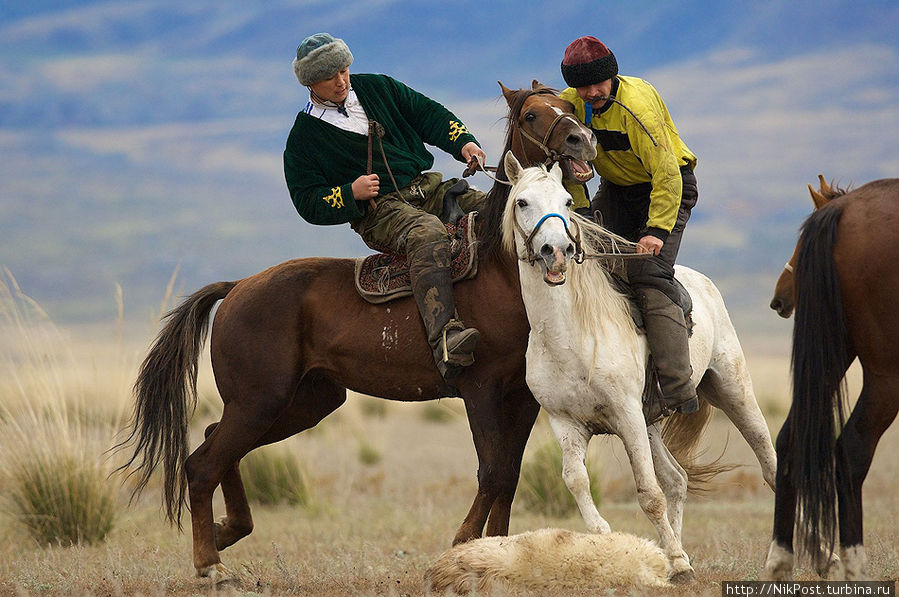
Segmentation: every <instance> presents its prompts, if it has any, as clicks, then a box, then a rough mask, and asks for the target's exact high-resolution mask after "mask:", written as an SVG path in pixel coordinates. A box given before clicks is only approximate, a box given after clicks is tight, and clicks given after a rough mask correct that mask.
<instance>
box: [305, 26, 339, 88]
mask: <svg viewBox="0 0 899 597" xmlns="http://www.w3.org/2000/svg"><path fill="white" fill-rule="evenodd" d="M352 63H353V54H352V52H350V48H349V47H348V46H347V45H346V43H344V41H343V40H342V39H337V38H335V37H334V36H332V35H331V34H330V33H316V34H315V35H310V36H309V37H307V38H306V39H304V40H303V42H302V43H301V44H300V45H299V46H297V57H296V58H294V60H293V72H294V73H295V74H296V76H297V80H298V81H299V82H300V85H303V86H304V87H308V86H310V85H313V84H315V83H318V82H319V81H324V80H325V79H330V78H331V77H333V76H334V75H335V74H336V73H338V72H340V71H342V70H343V69H345V68H347V67H348V66H349V65H351V64H352Z"/></svg>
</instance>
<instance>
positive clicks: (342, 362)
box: [120, 84, 596, 578]
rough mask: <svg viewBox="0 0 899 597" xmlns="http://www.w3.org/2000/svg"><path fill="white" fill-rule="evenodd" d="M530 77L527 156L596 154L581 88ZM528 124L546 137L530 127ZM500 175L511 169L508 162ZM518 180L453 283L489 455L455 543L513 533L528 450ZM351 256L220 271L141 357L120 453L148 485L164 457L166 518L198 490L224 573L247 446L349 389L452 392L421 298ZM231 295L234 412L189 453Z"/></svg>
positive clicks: (198, 523)
mask: <svg viewBox="0 0 899 597" xmlns="http://www.w3.org/2000/svg"><path fill="white" fill-rule="evenodd" d="M534 87H535V89H534V90H519V91H511V90H508V89H506V88H505V87H503V92H504V95H505V97H506V99H507V101H508V103H509V105H510V115H509V126H508V130H507V134H506V149H507V150H508V149H512V150H513V151H516V152H517V153H518V157H519V159H520V160H522V161H525V162H526V163H531V161H532V159H536V160H538V161H543V160H544V159H546V158H548V157H551V158H552V159H554V160H556V161H561V162H563V163H566V164H570V163H571V161H572V160H573V161H574V163H575V164H576V165H575V166H574V168H573V170H574V171H577V172H581V173H583V172H584V171H589V167H587V166H586V163H585V160H591V159H593V157H595V155H596V154H595V152H596V149H595V141H594V139H593V136H592V132H591V131H590V130H589V129H587V128H586V127H584V126H583V125H582V124H581V123H580V122H578V121H577V120H576V119H575V118H574V117H572V116H564V114H570V113H572V112H573V107H572V106H571V104H570V103H568V102H566V101H564V100H561V99H559V98H557V97H556V96H555V95H553V94H552V93H551V92H549V91H548V90H543V89H542V88H540V89H536V88H537V87H538V86H537V85H536V84H535V86H534ZM522 130H524V131H526V135H528V136H531V137H534V138H535V139H537V140H538V141H529V140H527V139H525V140H522V134H521V132H522ZM539 140H542V142H541V141H539ZM537 143H540V147H536V144H537ZM528 145H535V147H532V148H530V150H529V148H528ZM504 153H505V150H504ZM531 153H533V156H534V157H533V158H532V157H531ZM569 156H571V157H569ZM568 169H569V171H572V168H571V167H570V166H569V168H568ZM498 175H499V178H503V177H504V173H503V172H502V170H500V172H499V173H498ZM579 178H582V177H579ZM507 195H508V187H506V186H505V185H500V184H497V185H495V187H494V189H493V190H492V191H491V192H490V193H489V194H488V197H487V199H486V203H485V208H484V210H483V212H482V214H481V217H480V219H479V221H480V225H479V229H478V238H479V241H480V249H479V250H480V262H479V265H478V275H477V277H476V278H475V279H472V280H466V281H462V282H460V283H458V284H456V286H455V297H456V305H457V308H458V310H459V312H460V314H461V315H462V316H463V317H464V318H465V321H466V322H467V323H469V324H470V325H472V326H474V327H476V328H478V329H479V330H480V332H481V340H480V343H479V345H478V349H477V352H476V353H475V359H476V362H475V364H474V365H473V366H471V367H469V368H467V369H466V370H465V372H464V373H463V374H462V375H460V377H459V378H458V379H456V380H454V385H455V386H456V387H457V388H458V389H459V390H460V392H461V395H462V396H463V401H464V403H465V408H466V412H467V414H468V420H469V424H470V427H471V433H472V438H473V440H474V445H475V449H476V451H477V455H478V492H477V495H476V496H475V498H474V501H473V503H472V505H471V508H470V510H469V512H468V515H467V516H466V517H465V520H464V521H463V522H462V524H461V526H460V527H459V529H458V531H457V533H456V536H455V539H454V541H453V542H454V543H459V542H463V541H467V540H469V539H472V538H476V537H480V536H481V533H482V532H483V530H484V526H485V524H486V532H487V534H488V535H504V534H507V532H508V527H509V513H510V508H511V505H512V498H513V496H514V494H515V488H516V486H517V483H518V476H519V471H520V467H521V457H522V453H523V451H524V447H525V443H526V442H527V439H528V436H529V435H530V431H531V428H532V427H533V424H534V421H535V419H536V417H537V412H538V410H539V405H538V404H537V402H536V401H535V400H534V398H533V396H532V395H531V393H530V391H529V390H528V388H527V385H526V383H525V377H524V372H525V359H524V352H525V349H526V347H527V340H528V321H527V317H526V315H525V312H524V306H523V304H522V301H521V291H520V286H519V283H518V266H517V264H516V262H515V259H514V257H510V256H508V255H505V254H504V253H503V252H502V251H501V249H500V246H499V245H500V243H499V236H500V222H501V219H502V211H503V207H504V205H505V197H506V196H507ZM353 266H354V260H352V259H329V258H306V259H295V260H292V261H288V262H285V263H282V264H280V265H276V266H274V267H272V268H269V269H267V270H265V271H263V272H261V273H258V274H256V275H253V276H250V277H248V278H245V279H243V280H240V281H236V282H217V283H214V284H210V285H208V286H206V287H204V288H202V289H200V290H198V291H197V292H195V293H194V294H192V295H191V296H189V297H188V298H187V299H186V300H184V302H182V303H181V304H180V305H179V306H178V307H176V308H175V309H173V310H172V311H171V312H170V313H169V314H168V315H167V316H166V320H165V325H164V327H163V328H162V330H161V331H160V333H159V336H158V337H157V339H156V341H155V343H154V344H153V346H152V347H151V349H150V352H149V354H148V355H147V357H146V359H145V360H144V362H143V364H142V366H141V368H140V372H139V374H138V378H137V381H136V384H135V398H136V406H135V415H134V420H133V422H132V427H131V434H130V436H129V438H128V439H127V440H126V442H125V443H123V444H121V445H120V447H122V446H125V445H128V446H133V455H132V456H131V459H130V461H129V462H128V463H127V464H126V465H125V466H124V467H123V468H126V467H130V466H131V465H133V464H134V465H136V466H137V468H136V469H135V471H134V472H135V473H136V474H137V475H138V477H139V482H138V485H137V489H136V492H140V491H141V490H142V489H143V488H144V487H145V486H146V484H147V482H148V480H149V478H150V475H151V474H152V472H153V470H154V469H155V468H156V467H157V465H159V464H162V468H163V471H164V495H163V499H164V502H165V507H166V513H167V516H168V518H169V520H170V521H173V522H177V523H178V524H179V526H180V518H181V511H182V508H183V506H184V504H185V503H186V502H189V507H190V514H191V527H192V532H193V563H194V566H195V567H196V570H197V574H198V575H200V576H211V577H213V578H215V577H219V576H220V575H222V574H224V573H225V569H224V568H223V566H222V565H221V559H220V556H219V551H220V550H222V549H224V548H226V547H228V546H229V545H232V544H233V543H234V542H236V541H237V540H239V539H241V538H242V537H244V536H246V535H248V534H249V533H250V532H251V531H252V528H253V521H252V517H251V515H250V509H249V506H248V504H247V499H246V495H245V493H244V490H243V484H242V482H241V478H240V472H239V470H238V464H239V462H240V459H241V458H243V457H244V456H245V455H246V454H247V453H248V452H250V451H251V450H253V449H254V448H257V447H259V446H263V445H266V444H271V443H274V442H277V441H280V440H283V439H285V438H287V437H290V436H292V435H294V434H297V433H299V432H301V431H303V430H305V429H309V428H310V427H313V426H315V425H316V424H317V423H318V422H319V421H321V420H322V419H323V418H324V417H326V416H327V415H328V414H330V413H331V412H333V411H334V410H335V409H337V408H338V407H339V406H340V405H341V404H343V403H344V401H345V400H346V390H347V389H349V390H352V391H355V392H359V393H362V394H368V395H371V396H378V397H381V398H387V399H392V400H402V401H421V400H433V399H436V398H439V397H441V392H440V390H441V386H443V380H442V378H441V377H440V374H439V373H438V372H437V369H436V367H435V366H434V362H433V360H432V356H431V351H430V348H429V347H428V344H427V341H426V336H425V331H424V327H423V325H422V323H421V319H420V317H419V315H418V310H417V308H416V306H415V303H414V301H413V299H412V298H402V299H398V300H396V301H394V302H391V303H390V304H389V308H387V307H385V306H383V305H372V304H370V303H367V302H365V301H364V300H362V299H361V298H360V297H359V295H358V294H357V292H356V290H355V288H354V284H353ZM220 300H221V301H222V302H221V305H220V306H219V308H218V311H217V313H216V315H215V318H214V321H213V325H212V336H211V341H210V352H211V358H212V367H213V371H214V374H215V379H216V384H217V387H218V391H219V394H220V395H221V398H222V401H223V402H224V408H223V412H222V418H221V420H220V421H219V422H218V423H213V424H212V425H209V427H207V429H206V439H205V441H204V442H203V443H202V444H201V445H200V446H199V447H198V448H197V449H196V450H195V451H194V452H193V453H191V454H190V455H189V456H188V421H189V419H190V413H191V410H192V409H191V404H193V405H195V404H196V378H197V359H198V356H199V354H200V351H201V349H202V344H203V341H204V338H205V331H206V328H207V325H208V317H209V314H210V312H211V310H212V308H213V306H214V305H215V304H216V303H217V302H218V301H220ZM385 338H390V341H385ZM219 485H221V488H222V493H223V495H224V500H225V511H226V515H225V517H224V518H223V519H222V520H221V521H220V522H215V521H214V520H213V509H212V495H213V491H214V490H215V488H216V487H217V486H219ZM488 516H489V520H488Z"/></svg>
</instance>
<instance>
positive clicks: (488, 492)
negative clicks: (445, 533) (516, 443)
mask: <svg viewBox="0 0 899 597" xmlns="http://www.w3.org/2000/svg"><path fill="white" fill-rule="evenodd" d="M460 381H463V382H464V381H466V380H460ZM459 389H460V390H461V391H462V395H463V396H464V397H465V398H464V401H465V411H466V414H467V415H468V425H469V427H470V428H471V437H472V440H474V448H475V452H477V455H478V493H477V495H475V498H474V501H473V502H472V503H471V508H469V509H468V514H467V515H466V516H465V520H463V521H462V524H461V525H459V530H457V531H456V536H455V537H454V538H453V545H458V544H459V543H465V542H466V541H470V540H472V539H478V538H479V537H481V534H482V533H483V532H484V525H485V524H486V523H487V516H488V515H489V514H490V509H491V508H492V507H493V504H494V503H495V502H496V498H497V496H498V494H499V492H498V487H497V478H498V476H499V474H500V473H499V466H500V461H499V454H500V452H501V450H502V446H501V445H500V437H501V436H500V420H501V417H502V409H501V406H500V399H499V398H498V396H499V394H498V393H493V394H489V393H485V392H484V391H480V392H478V391H477V389H476V386H474V384H467V385H466V387H460V388H459ZM489 391H490V390H489V389H487V392H489Z"/></svg>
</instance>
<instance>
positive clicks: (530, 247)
mask: <svg viewBox="0 0 899 597" xmlns="http://www.w3.org/2000/svg"><path fill="white" fill-rule="evenodd" d="M504 163H505V168H506V174H507V175H508V177H509V182H511V183H512V190H511V191H510V192H509V199H508V201H507V203H506V210H505V213H504V216H503V245H504V246H505V247H506V249H507V250H509V251H510V252H511V251H514V252H515V253H516V254H517V255H518V257H519V258H520V259H524V260H526V261H528V262H530V263H532V264H534V263H539V264H540V268H541V269H542V271H543V279H544V280H545V281H546V283H547V284H551V285H554V286H556V285H559V284H564V283H565V272H566V271H567V269H568V262H569V260H570V259H571V258H572V257H573V256H574V254H575V250H576V247H575V241H574V236H573V232H572V231H570V230H569V226H571V204H572V199H571V195H570V194H569V193H568V191H567V190H565V187H564V186H563V185H562V176H563V173H562V170H561V168H559V165H558V164H553V167H552V169H550V170H547V169H546V167H545V166H542V165H541V166H534V167H530V168H524V167H522V165H521V164H520V163H519V162H518V160H517V159H516V158H515V156H514V155H512V152H511V151H510V152H508V153H506V157H505V162H504Z"/></svg>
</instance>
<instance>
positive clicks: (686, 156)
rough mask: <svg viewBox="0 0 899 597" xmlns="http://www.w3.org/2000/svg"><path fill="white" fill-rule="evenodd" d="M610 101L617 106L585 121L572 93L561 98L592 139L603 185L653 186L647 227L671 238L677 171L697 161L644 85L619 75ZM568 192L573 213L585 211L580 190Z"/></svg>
mask: <svg viewBox="0 0 899 597" xmlns="http://www.w3.org/2000/svg"><path fill="white" fill-rule="evenodd" d="M612 96H614V97H615V99H617V100H618V101H619V102H621V103H620V104H619V103H617V102H608V103H607V104H606V105H605V106H603V108H601V109H600V110H599V111H598V113H597V112H593V110H592V106H591V112H593V113H592V114H591V118H590V119H589V120H587V116H586V112H587V110H586V108H587V103H586V102H585V101H584V100H583V99H581V97H580V96H578V94H577V89H575V88H573V87H569V88H568V89H565V90H564V91H563V92H562V94H561V97H562V98H563V99H566V100H568V101H569V102H571V103H572V104H574V110H575V112H576V113H577V116H578V118H580V119H581V122H588V123H589V126H590V127H591V128H592V129H593V132H594V134H595V135H596V140H597V150H598V151H597V153H596V159H595V160H593V165H594V167H595V168H596V171H597V172H598V173H599V175H600V176H601V177H602V179H603V180H608V181H610V182H612V183H614V184H616V185H619V186H622V187H628V186H632V185H637V184H641V183H647V182H649V183H652V190H651V191H650V195H649V219H648V221H647V222H646V227H647V228H648V229H650V230H653V229H655V231H659V232H661V231H664V232H671V229H672V228H673V227H674V222H675V220H676V219H677V211H678V208H679V207H680V201H681V186H682V185H681V172H680V169H681V168H682V167H684V166H688V167H689V168H690V170H693V169H694V168H695V167H696V156H695V155H693V152H691V151H690V149H689V148H688V147H687V145H686V144H685V143H684V142H683V141H682V140H681V138H680V135H679V134H678V132H677V128H676V127H675V126H674V122H673V121H672V120H671V115H670V114H669V113H668V108H667V107H665V102H664V101H662V97H661V96H660V95H659V92H658V91H656V89H655V87H653V86H652V85H651V84H649V83H648V82H647V81H644V80H643V79H639V78H637V77H627V76H623V75H618V76H617V77H615V79H614V80H613V82H612ZM621 104H624V106H627V108H625V107H624V106H622V105H621ZM628 108H629V109H630V111H628ZM632 113H633V114H632ZM644 127H645V128H644ZM568 190H569V191H570V192H571V196H572V197H573V198H574V207H575V208H581V207H588V206H589V204H590V203H589V201H588V199H587V197H586V194H585V192H584V187H583V186H581V185H576V184H572V185H571V186H570V187H569V189H568ZM666 236H667V235H666Z"/></svg>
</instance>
